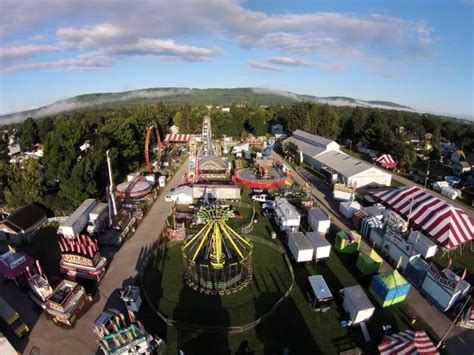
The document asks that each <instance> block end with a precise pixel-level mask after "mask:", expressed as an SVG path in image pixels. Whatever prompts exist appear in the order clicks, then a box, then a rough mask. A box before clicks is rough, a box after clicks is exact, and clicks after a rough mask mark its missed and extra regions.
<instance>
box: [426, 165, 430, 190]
mask: <svg viewBox="0 0 474 355" xmlns="http://www.w3.org/2000/svg"><path fill="white" fill-rule="evenodd" d="M430 161H431V160H428V165H427V166H426V176H425V189H426V183H427V182H428V176H429V175H430Z"/></svg>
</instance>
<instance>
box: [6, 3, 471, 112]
mask: <svg viewBox="0 0 474 355" xmlns="http://www.w3.org/2000/svg"><path fill="white" fill-rule="evenodd" d="M473 23H474V0H400V1H398V0H377V1H359V0H344V1H343V0H332V1H330V0H327V1H326V0H324V1H323V0H305V1H296V0H295V1H289V0H260V1H234V0H201V1H198V0H173V1H168V0H134V1H129V0H114V1H111V0H81V1H76V0H63V1H61V0H41V1H31V0H0V114H5V113H11V112H16V111H21V110H25V109H31V108H37V107H39V106H42V105H46V104H50V103H52V102H54V101H56V100H59V99H64V98H67V97H71V96H74V95H79V94H86V93H92V92H118V91H126V90H135V89H143V88H151V87H192V88H208V87H224V88H226V87H227V88H230V87H264V88H271V89H278V90H284V91H292V92H295V93H298V94H308V95H315V96H349V97H353V98H358V99H363V100H386V101H392V102H396V103H399V104H402V105H407V106H410V107H413V108H415V109H417V110H420V111H425V112H433V113H441V114H450V115H454V116H458V117H464V118H470V119H474V85H473V83H474V79H473V76H474V73H473V66H474V64H473V59H474V58H473V53H474V41H473V39H474V38H473V37H474V24H473Z"/></svg>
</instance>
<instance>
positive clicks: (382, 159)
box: [374, 154, 398, 168]
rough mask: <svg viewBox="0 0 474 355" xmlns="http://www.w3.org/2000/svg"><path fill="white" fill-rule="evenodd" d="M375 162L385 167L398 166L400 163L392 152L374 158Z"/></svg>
mask: <svg viewBox="0 0 474 355" xmlns="http://www.w3.org/2000/svg"><path fill="white" fill-rule="evenodd" d="M374 162H375V163H377V164H379V165H380V166H381V167H383V168H396V167H397V165H398V163H397V162H396V161H395V159H393V157H392V156H391V155H390V154H383V155H381V156H379V157H377V158H374Z"/></svg>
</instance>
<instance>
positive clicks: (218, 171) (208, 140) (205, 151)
mask: <svg viewBox="0 0 474 355" xmlns="http://www.w3.org/2000/svg"><path fill="white" fill-rule="evenodd" d="M214 148H215V147H214V145H213V143H212V127H211V118H210V117H209V116H206V117H204V119H203V121H202V133H201V148H200V150H199V153H198V156H197V159H196V161H195V163H194V180H195V181H196V182H197V181H209V180H222V179H227V178H228V171H229V169H228V166H227V163H226V162H225V161H224V160H222V159H221V158H219V157H218V156H217V155H216V152H215V149H214Z"/></svg>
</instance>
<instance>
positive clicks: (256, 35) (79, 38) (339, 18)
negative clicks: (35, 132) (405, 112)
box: [0, 0, 433, 67]
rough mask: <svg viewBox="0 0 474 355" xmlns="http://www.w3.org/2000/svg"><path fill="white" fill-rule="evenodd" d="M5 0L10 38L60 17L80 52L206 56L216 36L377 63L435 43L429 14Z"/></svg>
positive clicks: (213, 0) (280, 50)
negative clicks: (354, 56) (200, 43)
mask: <svg viewBox="0 0 474 355" xmlns="http://www.w3.org/2000/svg"><path fill="white" fill-rule="evenodd" d="M2 8H3V9H4V10H5V11H2V13H1V14H0V36H3V37H4V38H5V39H8V38H9V37H12V36H13V35H15V34H18V33H22V32H25V31H28V30H32V29H35V30H38V31H40V32H41V33H43V32H44V31H46V30H48V29H50V28H51V25H53V26H55V25H56V26H57V27H56V29H55V33H56V34H55V39H56V41H57V45H58V46H61V47H62V48H65V49H71V50H79V51H81V52H82V53H87V52H89V51H95V52H97V51H101V52H103V53H106V54H109V55H115V54H122V55H157V56H159V57H160V58H162V59H180V60H187V61H202V60H209V59H210V58H212V57H214V56H216V55H219V54H221V53H222V51H221V50H219V49H214V48H215V46H214V45H212V42H213V41H214V40H215V39H217V38H218V39H224V40H231V41H236V43H237V44H239V45H240V46H241V47H242V48H244V49H249V50H251V49H253V48H257V49H269V50H272V51H275V52H277V53H275V55H278V56H291V55H293V56H294V55H298V56H299V55H303V56H308V57H309V56H314V57H318V58H322V59H324V60H322V61H324V62H326V61H327V60H335V59H338V61H339V60H344V61H346V62H351V61H352V54H353V53H358V54H359V56H358V60H359V64H360V63H362V64H363V65H366V66H367V67H370V65H369V64H368V62H370V58H374V57H376V56H377V57H378V59H379V66H380V67H381V66H384V67H388V65H387V63H383V62H384V61H385V62H386V61H395V60H419V59H425V58H427V57H429V56H430V55H432V46H433V43H432V42H433V38H432V36H431V28H430V27H429V26H428V25H427V24H426V23H424V22H423V21H413V20H405V19H403V18H398V17H389V16H383V15H379V14H366V15H357V14H351V13H331V12H312V13H286V14H266V13H263V12H259V11H253V10H250V9H249V8H247V7H245V3H244V2H241V1H237V0H235V1H233V0H203V1H195V0H174V1H173V2H169V1H167V0H141V1H140V0H137V1H127V0H114V1H112V0H82V1H79V0H70V1H58V0H42V1H41V2H38V1H29V0H3V6H2ZM3 9H2V10H3ZM65 23H67V24H68V26H67V27H64V26H62V24H65ZM85 23H87V25H84V24H85ZM203 38H205V39H206V40H207V42H206V43H209V42H211V44H210V45H206V47H209V48H203V47H201V46H196V45H195V43H196V42H195V41H196V40H202V39H203ZM184 43H186V44H184ZM364 58H369V60H368V61H367V62H364ZM260 64H261V63H260Z"/></svg>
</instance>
